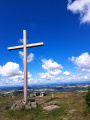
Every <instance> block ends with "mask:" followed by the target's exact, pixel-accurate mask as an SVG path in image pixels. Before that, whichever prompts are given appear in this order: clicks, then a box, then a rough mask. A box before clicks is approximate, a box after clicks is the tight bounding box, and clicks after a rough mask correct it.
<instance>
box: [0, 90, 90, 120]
mask: <svg viewBox="0 0 90 120" xmlns="http://www.w3.org/2000/svg"><path fill="white" fill-rule="evenodd" d="M22 98H23V95H21V94H20V95H17V96H15V97H9V96H5V97H3V96H0V120H63V118H68V120H90V112H89V110H90V108H87V105H86V103H85V100H84V97H83V93H81V92H80V93H79V92H67V93H62V92H61V93H55V98H52V97H51V93H49V94H47V96H45V97H34V99H35V100H36V102H37V103H42V104H39V105H38V107H37V108H32V109H30V110H26V109H25V108H23V109H22V110H10V107H11V105H12V104H13V102H14V101H16V100H20V99H22ZM28 98H30V97H28ZM52 104H54V105H58V106H59V108H58V109H54V110H51V111H46V110H43V106H48V105H52Z"/></svg>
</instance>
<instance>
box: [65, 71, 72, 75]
mask: <svg viewBox="0 0 90 120" xmlns="http://www.w3.org/2000/svg"><path fill="white" fill-rule="evenodd" d="M63 74H64V75H70V74H71V73H70V72H69V71H65V72H63Z"/></svg>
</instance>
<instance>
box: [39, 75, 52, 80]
mask: <svg viewBox="0 0 90 120" xmlns="http://www.w3.org/2000/svg"><path fill="white" fill-rule="evenodd" d="M39 76H40V78H42V79H46V80H47V79H52V78H53V76H52V75H50V74H49V73H39Z"/></svg>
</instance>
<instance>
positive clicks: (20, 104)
mask: <svg viewBox="0 0 90 120" xmlns="http://www.w3.org/2000/svg"><path fill="white" fill-rule="evenodd" d="M23 107H25V108H26V109H31V108H36V107H37V103H36V102H35V100H34V99H29V100H28V101H27V103H26V104H24V102H23V101H16V102H15V103H14V104H13V105H12V106H11V110H20V109H22V108H23Z"/></svg>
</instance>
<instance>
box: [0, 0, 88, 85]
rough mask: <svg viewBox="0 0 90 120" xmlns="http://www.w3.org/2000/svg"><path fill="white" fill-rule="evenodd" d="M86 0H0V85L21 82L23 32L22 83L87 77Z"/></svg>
mask: <svg viewBox="0 0 90 120" xmlns="http://www.w3.org/2000/svg"><path fill="white" fill-rule="evenodd" d="M89 6H90V0H86V1H83V0H73V1H71V0H69V1H68V0H64V1H63V0H53V1H51V0H43V1H42V0H38V1H37V0H33V1H32V0H19V1H18V0H15V1H12V0H8V1H7V0H3V1H1V2H0V86H10V85H23V50H14V51H8V50H7V47H12V46H17V45H21V44H23V43H22V40H23V30H24V29H25V30H27V41H28V42H27V43H28V44H31V43H37V42H44V46H41V47H35V48H28V50H27V51H28V84H49V83H70V82H87V81H90V75H89V74H90V7H89Z"/></svg>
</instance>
